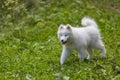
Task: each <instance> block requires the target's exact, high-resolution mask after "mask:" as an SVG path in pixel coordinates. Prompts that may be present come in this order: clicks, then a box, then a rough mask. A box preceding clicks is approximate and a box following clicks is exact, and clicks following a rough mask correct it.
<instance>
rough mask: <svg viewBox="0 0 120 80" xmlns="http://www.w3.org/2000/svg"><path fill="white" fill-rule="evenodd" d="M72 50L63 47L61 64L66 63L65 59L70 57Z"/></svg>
mask: <svg viewBox="0 0 120 80" xmlns="http://www.w3.org/2000/svg"><path fill="white" fill-rule="evenodd" d="M70 52H71V51H70V50H68V49H64V48H63V51H62V55H61V59H60V63H61V64H64V62H65V60H66V59H67V58H68V57H69V55H70Z"/></svg>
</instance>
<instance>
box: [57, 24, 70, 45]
mask: <svg viewBox="0 0 120 80" xmlns="http://www.w3.org/2000/svg"><path fill="white" fill-rule="evenodd" d="M71 31H72V30H71V25H69V24H67V25H63V24H61V25H60V26H59V28H58V32H57V34H58V38H59V40H60V41H61V43H62V44H67V43H68V42H69V40H70V37H71Z"/></svg>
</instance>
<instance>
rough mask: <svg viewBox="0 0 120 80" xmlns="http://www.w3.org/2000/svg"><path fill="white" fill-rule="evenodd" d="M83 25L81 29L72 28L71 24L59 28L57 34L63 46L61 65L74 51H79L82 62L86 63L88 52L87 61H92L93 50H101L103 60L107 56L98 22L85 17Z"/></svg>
mask: <svg viewBox="0 0 120 80" xmlns="http://www.w3.org/2000/svg"><path fill="white" fill-rule="evenodd" d="M81 24H82V26H83V27H81V28H78V27H72V26H71V25H70V24H67V25H63V24H61V25H60V26H59V28H58V32H57V34H58V38H59V40H60V42H61V43H62V46H63V50H62V54H61V59H60V63H61V64H64V62H65V61H66V59H67V58H68V57H69V55H70V53H71V52H72V51H73V50H76V51H78V56H79V58H80V61H84V58H85V53H86V51H87V52H88V57H87V59H88V60H90V59H91V58H92V55H93V51H92V49H93V48H94V49H98V50H101V51H102V57H103V58H104V57H105V56H106V49H105V47H104V44H103V42H102V39H101V35H100V31H99V29H98V25H97V24H96V22H95V21H94V20H93V19H91V18H89V17H84V18H83V19H82V21H81Z"/></svg>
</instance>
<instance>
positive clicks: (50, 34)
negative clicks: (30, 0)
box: [0, 0, 120, 80]
mask: <svg viewBox="0 0 120 80" xmlns="http://www.w3.org/2000/svg"><path fill="white" fill-rule="evenodd" d="M92 1H93V2H92ZM92 1H90V2H89V1H87V2H86V0H81V1H79V0H75V1H74V0H70V1H67V0H64V1H60V0H59V1H54V0H52V1H49V0H48V1H41V2H40V3H39V7H38V9H37V10H33V11H28V12H27V15H26V16H24V17H22V18H21V19H19V20H17V19H16V21H15V22H12V21H7V19H6V21H4V26H3V27H2V28H1V29H0V80H69V79H70V80H112V79H113V80H120V22H119V21H120V20H119V19H120V12H118V11H116V10H113V9H110V8H108V7H106V6H110V5H109V4H114V5H115V3H112V2H111V1H109V2H107V1H106V2H105V0H104V1H102V2H103V3H104V4H105V3H108V4H106V6H101V5H98V4H99V1H98V2H97V1H94V0H92ZM116 1H119V0H116ZM119 5H120V3H117V7H119ZM84 16H90V17H92V18H94V19H95V20H96V22H97V23H98V25H99V28H100V30H101V34H102V39H103V41H104V44H105V47H106V49H107V57H106V59H101V52H100V51H96V50H95V51H94V57H93V59H92V60H91V61H87V60H85V61H84V62H82V63H80V62H79V59H78V56H77V53H76V52H74V53H72V54H71V56H70V58H68V60H67V61H66V62H65V64H64V65H60V61H59V59H60V56H61V51H62V46H61V44H60V42H59V40H58V39H57V34H56V33H57V29H58V26H59V25H60V24H61V23H62V24H67V23H69V24H71V25H72V26H81V19H82V18H83V17H84Z"/></svg>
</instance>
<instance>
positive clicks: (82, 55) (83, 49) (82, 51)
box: [78, 48, 86, 62]
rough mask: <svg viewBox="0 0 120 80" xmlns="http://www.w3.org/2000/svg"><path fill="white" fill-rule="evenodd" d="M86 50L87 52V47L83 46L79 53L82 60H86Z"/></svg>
mask: <svg viewBox="0 0 120 80" xmlns="http://www.w3.org/2000/svg"><path fill="white" fill-rule="evenodd" d="M85 52H86V49H85V48H81V49H80V51H79V53H78V56H79V58H80V62H82V61H84V58H85Z"/></svg>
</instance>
